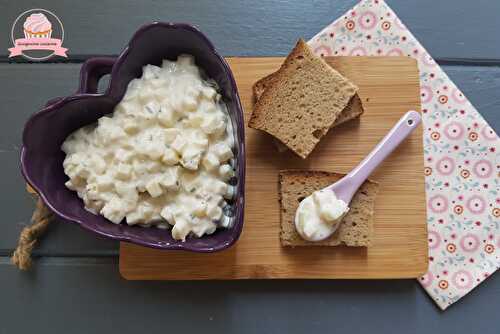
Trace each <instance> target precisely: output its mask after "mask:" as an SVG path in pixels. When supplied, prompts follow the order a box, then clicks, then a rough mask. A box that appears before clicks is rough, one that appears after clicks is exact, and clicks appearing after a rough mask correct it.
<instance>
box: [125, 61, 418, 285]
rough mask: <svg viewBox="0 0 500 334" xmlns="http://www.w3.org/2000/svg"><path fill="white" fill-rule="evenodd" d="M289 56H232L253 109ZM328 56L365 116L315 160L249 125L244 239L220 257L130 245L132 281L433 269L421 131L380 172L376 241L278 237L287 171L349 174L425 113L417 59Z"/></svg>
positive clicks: (325, 142)
mask: <svg viewBox="0 0 500 334" xmlns="http://www.w3.org/2000/svg"><path fill="white" fill-rule="evenodd" d="M282 61H283V58H229V59H228V62H229V64H230V66H231V68H232V70H233V72H234V76H235V77H236V81H237V85H238V89H239V92H240V95H241V99H242V103H243V106H244V109H245V118H246V120H248V117H249V115H250V113H251V110H252V84H253V83H254V82H255V81H257V80H258V79H260V78H262V77H264V76H265V75H267V74H270V73H271V72H273V71H275V70H276V69H278V68H279V66H280V64H281V63H282ZM328 62H329V63H330V64H331V65H332V66H333V67H334V68H336V69H337V70H338V71H340V72H341V73H342V74H344V75H345V76H346V77H348V78H349V79H351V80H352V81H353V82H354V83H356V84H357V85H358V86H359V89H360V90H359V95H360V97H361V99H362V101H363V105H364V107H365V113H364V114H363V115H362V117H361V118H360V119H359V120H353V121H350V122H347V123H345V124H343V125H341V126H339V127H337V128H334V129H333V130H332V131H330V132H329V133H328V134H327V135H326V136H325V137H324V138H323V139H322V140H321V142H320V143H319V144H318V146H317V147H316V148H315V150H314V151H313V152H312V154H311V155H310V156H309V157H308V159H306V160H302V159H301V158H299V157H297V156H295V155H294V154H292V153H291V152H285V153H278V152H277V150H276V148H275V146H274V144H273V143H272V141H271V137H270V136H268V135H266V134H264V133H262V132H259V131H256V130H253V129H249V128H248V127H247V128H246V145H247V146H246V150H247V176H246V177H247V181H246V208H245V224H244V228H243V233H242V235H241V237H240V239H239V241H238V242H237V243H236V244H235V245H234V246H233V247H232V248H230V249H228V250H225V251H222V252H219V253H212V254H196V253H189V252H183V251H161V250H155V249H150V248H144V247H140V246H136V245H132V244H129V243H121V247H120V273H121V274H122V276H123V277H125V278H126V279H131V280H200V279H244V278H259V279H262V278H316V279H332V278H355V279H365V278H414V277H418V276H420V275H421V274H423V273H424V272H425V271H426V270H427V265H428V262H427V261H428V260H427V230H426V213H425V192H424V178H423V153H422V130H421V127H420V128H418V129H417V130H416V131H414V132H413V134H412V135H411V136H410V137H409V138H408V139H407V140H406V141H405V142H404V143H403V144H402V145H401V146H400V147H399V148H398V149H397V150H396V151H395V152H394V153H393V154H392V155H391V156H390V157H389V158H388V159H387V160H386V161H385V162H384V163H383V164H382V165H381V166H380V167H379V168H378V170H377V171H376V172H375V173H374V174H373V175H372V176H371V178H372V179H374V180H376V181H378V182H379V183H380V191H379V195H378V197H377V199H376V204H375V223H374V227H375V228H374V239H373V246H372V247H370V248H349V247H304V248H300V247H299V248H295V249H289V248H283V247H281V245H280V241H279V224H280V216H279V212H280V211H279V204H278V171H279V170H281V169H290V168H306V169H319V170H326V171H339V172H344V173H347V172H348V171H349V170H350V169H352V168H353V167H354V166H355V165H356V164H357V163H358V162H359V161H361V160H362V158H363V157H364V156H365V155H366V154H367V153H368V152H369V151H370V150H371V149H372V148H373V147H374V145H375V144H376V143H377V142H378V141H379V140H380V139H382V137H383V136H384V135H385V134H386V133H387V131H388V130H389V129H390V128H391V127H392V126H393V125H394V124H395V123H396V121H397V120H398V119H399V118H400V117H401V116H402V115H403V114H404V113H405V112H406V111H407V110H410V109H414V110H420V97H419V94H420V93H419V76H418V69H417V63H416V62H415V60H413V59H410V58H406V57H343V58H341V57H339V58H329V59H328Z"/></svg>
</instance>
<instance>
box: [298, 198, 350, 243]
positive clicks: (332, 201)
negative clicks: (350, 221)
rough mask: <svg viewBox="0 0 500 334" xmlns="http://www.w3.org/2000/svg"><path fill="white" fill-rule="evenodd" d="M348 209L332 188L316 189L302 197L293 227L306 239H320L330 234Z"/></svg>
mask: <svg viewBox="0 0 500 334" xmlns="http://www.w3.org/2000/svg"><path fill="white" fill-rule="evenodd" d="M348 211H349V207H348V205H347V203H346V202H344V201H343V200H341V199H338V198H337V197H336V196H335V192H334V191H333V190H318V191H315V192H314V193H313V194H312V195H310V196H307V197H306V198H305V199H303V200H302V201H301V202H300V204H299V207H298V208H297V212H296V213H295V228H296V230H297V232H298V233H299V235H300V236H301V237H302V238H303V239H305V240H308V241H321V240H324V239H326V238H328V237H329V236H331V235H332V234H333V233H334V232H335V231H336V230H337V228H338V227H339V225H340V222H341V221H342V218H344V216H345V215H346V213H347V212H348Z"/></svg>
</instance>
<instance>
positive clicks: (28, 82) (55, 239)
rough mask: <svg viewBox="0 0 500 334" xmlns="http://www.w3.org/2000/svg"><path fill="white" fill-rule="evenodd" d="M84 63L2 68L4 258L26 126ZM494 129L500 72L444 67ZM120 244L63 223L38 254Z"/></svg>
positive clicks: (23, 204)
mask: <svg viewBox="0 0 500 334" xmlns="http://www.w3.org/2000/svg"><path fill="white" fill-rule="evenodd" d="M79 68H80V65H79V64H57V65H54V64H0V88H1V89H0V101H2V103H1V104H0V115H2V117H3V118H2V122H0V157H1V161H2V162H3V164H4V167H3V169H2V173H1V174H0V185H2V186H3V188H4V189H8V192H4V193H2V194H1V195H0V199H1V201H2V203H3V204H2V208H3V219H2V220H1V222H0V224H1V225H2V233H0V254H4V255H5V254H7V253H10V252H11V251H12V249H13V248H14V247H15V245H16V243H17V236H18V234H19V231H20V230H21V228H22V226H23V225H24V224H26V223H27V222H28V220H29V217H30V216H31V210H32V208H33V205H32V201H31V199H30V197H29V196H28V195H26V193H25V191H24V181H23V178H22V176H21V174H20V172H19V170H18V157H19V147H20V143H21V133H22V127H23V125H24V122H25V121H26V119H27V118H28V117H29V115H31V114H32V113H33V112H35V111H36V110H38V109H39V108H40V107H41V106H42V105H43V104H44V103H45V101H47V100H48V99H50V98H52V97H55V96H59V95H65V94H69V93H71V92H73V91H74V90H75V89H76V86H77V84H76V83H77V79H78V72H79ZM443 68H444V70H445V71H446V72H447V73H448V75H449V76H450V77H451V78H452V79H453V80H454V81H455V83H456V84H457V85H458V86H459V87H460V88H461V89H462V90H463V91H464V93H465V95H466V96H468V97H469V98H470V100H471V101H472V103H473V104H474V105H475V106H476V107H477V108H478V109H479V110H480V112H481V113H482V115H483V116H484V117H485V118H486V119H487V120H488V121H489V122H490V125H491V126H492V127H493V128H494V129H496V131H497V132H500V113H499V112H498V111H499V110H500V96H499V95H498V91H499V90H500V68H498V67H477V66H467V67H464V66H444V67H443ZM117 248H118V243H115V242H112V241H108V240H106V241H102V240H98V239H96V238H95V237H94V235H93V234H90V233H89V232H86V231H83V230H81V229H80V228H79V227H78V226H74V225H68V224H57V225H55V226H53V229H52V230H51V232H50V234H48V235H47V238H46V239H45V240H44V241H43V243H42V244H41V247H40V248H39V249H38V250H37V252H39V253H40V254H44V255H48V254H51V255H70V254H109V253H110V252H111V253H113V252H114V253H117Z"/></svg>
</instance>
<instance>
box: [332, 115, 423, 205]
mask: <svg viewBox="0 0 500 334" xmlns="http://www.w3.org/2000/svg"><path fill="white" fill-rule="evenodd" d="M420 121H421V117H420V114H419V113H418V112H416V111H408V112H407V113H406V114H404V116H403V117H401V119H400V120H399V121H398V122H397V123H396V125H394V127H393V128H392V129H391V130H390V131H389V133H388V134H387V135H386V136H385V137H384V138H383V139H382V140H381V141H380V142H379V143H378V144H377V146H375V148H374V149H373V150H372V151H371V152H370V154H368V155H367V156H366V157H365V158H364V159H363V161H361V162H360V163H359V165H358V166H356V168H354V169H353V170H352V171H351V172H350V173H349V174H347V175H346V176H345V177H343V178H342V179H341V180H340V181H338V182H336V183H334V184H333V185H331V186H330V187H328V188H329V189H332V190H334V191H335V194H336V196H337V197H338V198H340V199H342V200H343V201H344V202H346V203H349V202H350V201H351V199H352V197H353V196H354V193H356V191H357V190H358V188H359V187H360V186H361V184H363V182H364V181H365V180H366V179H367V178H368V176H370V174H371V173H372V172H373V171H374V170H375V169H376V168H377V167H378V166H379V165H380V164H381V163H382V161H384V160H385V158H387V156H389V154H391V153H392V151H394V149H395V148H396V147H398V146H399V144H401V142H402V141H403V140H404V139H405V138H406V137H408V135H409V134H410V133H411V132H412V131H413V130H415V129H416V128H417V127H418V125H419V124H420Z"/></svg>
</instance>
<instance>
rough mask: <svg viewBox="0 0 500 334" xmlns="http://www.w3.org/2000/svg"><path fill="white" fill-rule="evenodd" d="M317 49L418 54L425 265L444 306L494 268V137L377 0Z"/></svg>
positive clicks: (499, 252) (499, 232) (497, 257)
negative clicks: (427, 234)
mask: <svg viewBox="0 0 500 334" xmlns="http://www.w3.org/2000/svg"><path fill="white" fill-rule="evenodd" d="M309 45H310V46H311V47H312V49H313V50H314V52H315V53H316V54H318V55H321V56H347V55H349V56H408V57H413V58H415V59H417V61H418V65H419V70H420V90H421V101H422V113H423V124H424V139H423V140H424V156H425V158H424V159H425V161H424V164H423V167H424V168H423V173H424V174H425V181H426V182H425V187H426V193H427V224H428V230H429V237H428V240H429V271H428V272H427V273H426V274H425V275H424V276H422V277H421V278H420V279H419V282H420V284H421V285H422V286H423V287H424V289H425V290H426V291H427V293H428V294H429V295H430V296H431V297H432V298H433V299H434V301H435V302H436V303H437V304H438V306H439V307H440V308H441V309H442V310H444V309H446V308H447V307H448V306H450V305H451V304H453V303H454V302H456V301H457V300H459V299H460V298H462V297H463V296H464V295H466V294H467V293H468V292H469V291H470V290H472V289H473V288H474V287H475V286H477V285H478V284H479V283H481V282H482V281H483V280H484V279H486V278H487V277H488V276H489V275H491V274H493V273H494V272H495V271H496V270H497V269H498V268H499V267H500V139H499V137H498V136H497V134H496V133H495V132H494V131H493V129H492V128H491V127H490V126H488V124H487V123H486V122H485V120H484V119H483V118H482V117H481V115H480V114H479V113H478V112H477V110H476V109H475V108H474V106H472V105H471V103H470V102H469V101H468V100H467V98H466V97H465V96H464V95H463V94H462V92H460V90H459V89H458V88H457V87H456V86H455V84H454V83H453V82H452V81H451V80H450V79H449V78H448V76H447V75H446V74H445V73H444V72H443V70H442V69H441V68H440V67H439V66H438V65H437V64H436V63H435V62H434V60H433V59H432V58H431V57H430V56H429V54H428V53H427V52H426V51H425V49H424V48H423V47H422V46H421V45H420V43H419V42H418V41H417V40H416V38H415V37H414V36H413V35H412V34H411V32H410V31H408V30H407V28H406V27H405V26H404V24H403V23H402V22H401V21H400V20H399V18H398V17H397V16H396V14H395V13H394V12H393V11H392V9H391V8H390V7H389V6H388V5H387V4H386V3H384V2H383V1H382V0H363V1H361V2H360V3H359V4H358V5H356V6H355V7H354V8H353V9H352V10H350V11H348V12H347V13H346V14H345V15H344V16H342V17H340V18H339V19H337V20H336V21H334V22H333V23H332V24H330V25H329V26H327V27H326V28H325V29H323V30H322V31H321V32H320V33H318V34H317V35H316V36H314V37H313V38H312V39H311V40H310V41H309Z"/></svg>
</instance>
